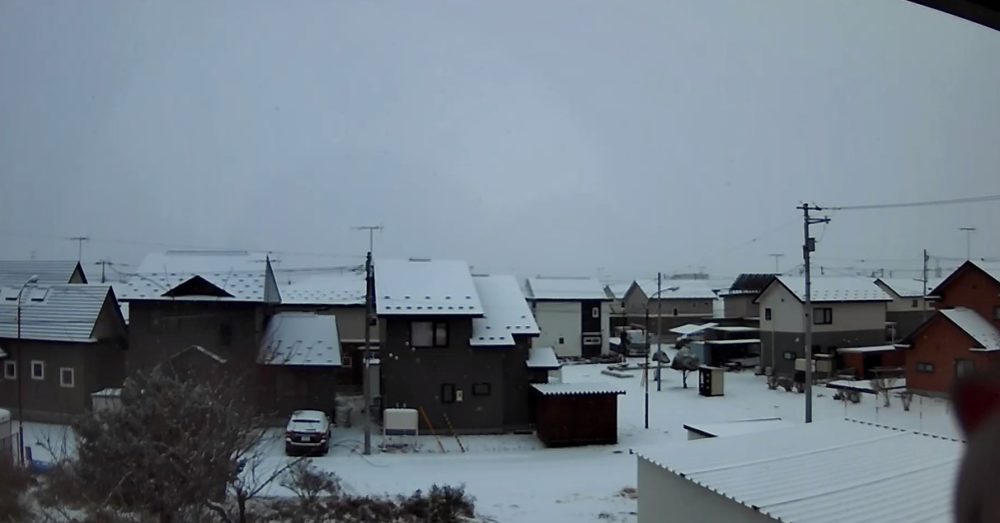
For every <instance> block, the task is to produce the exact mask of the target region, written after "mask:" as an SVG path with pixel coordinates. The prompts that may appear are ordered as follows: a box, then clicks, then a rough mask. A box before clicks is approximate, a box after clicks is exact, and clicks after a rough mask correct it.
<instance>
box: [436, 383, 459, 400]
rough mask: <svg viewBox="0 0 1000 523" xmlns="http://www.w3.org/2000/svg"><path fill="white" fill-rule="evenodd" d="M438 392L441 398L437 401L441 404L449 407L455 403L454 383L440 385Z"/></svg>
mask: <svg viewBox="0 0 1000 523" xmlns="http://www.w3.org/2000/svg"><path fill="white" fill-rule="evenodd" d="M440 392H441V396H440V397H439V399H440V400H441V403H444V404H446V405H450V404H452V403H455V402H456V401H457V400H456V398H457V397H458V387H456V386H455V384H454V383H442V384H441V391H440Z"/></svg>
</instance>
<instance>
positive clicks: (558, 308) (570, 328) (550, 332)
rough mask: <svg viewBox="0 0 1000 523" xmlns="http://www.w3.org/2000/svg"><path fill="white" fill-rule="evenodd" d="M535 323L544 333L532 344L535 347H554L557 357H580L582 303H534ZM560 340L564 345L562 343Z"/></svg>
mask: <svg viewBox="0 0 1000 523" xmlns="http://www.w3.org/2000/svg"><path fill="white" fill-rule="evenodd" d="M532 310H533V311H534V313H535V321H536V322H538V328H539V330H541V331H542V333H541V335H540V336H538V337H537V338H535V340H534V341H533V342H532V346H534V347H552V348H553V349H555V351H556V355H558V356H564V357H579V356H580V355H581V353H582V344H583V339H582V336H581V332H582V325H581V321H580V320H581V315H582V312H581V311H580V303H579V302H572V301H537V302H533V303H532ZM560 338H561V339H562V343H560Z"/></svg>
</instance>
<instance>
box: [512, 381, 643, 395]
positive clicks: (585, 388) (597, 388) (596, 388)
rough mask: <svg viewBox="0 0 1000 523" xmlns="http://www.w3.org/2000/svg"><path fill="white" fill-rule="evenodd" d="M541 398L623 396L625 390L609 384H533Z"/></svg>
mask: <svg viewBox="0 0 1000 523" xmlns="http://www.w3.org/2000/svg"><path fill="white" fill-rule="evenodd" d="M531 387H532V388H533V389H535V390H537V391H538V392H540V393H541V394H542V396H586V395H603V394H625V389H624V388H622V387H618V386H615V385H614V384H611V383H533V384H532V385H531Z"/></svg>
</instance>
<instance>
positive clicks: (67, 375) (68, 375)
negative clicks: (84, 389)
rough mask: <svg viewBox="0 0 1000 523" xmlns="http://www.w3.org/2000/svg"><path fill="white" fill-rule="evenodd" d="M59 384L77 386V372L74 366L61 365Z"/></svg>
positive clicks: (67, 386) (69, 386)
mask: <svg viewBox="0 0 1000 523" xmlns="http://www.w3.org/2000/svg"><path fill="white" fill-rule="evenodd" d="M59 386H60V387H65V388H73V387H75V386H76V372H74V371H73V368H72V367H59Z"/></svg>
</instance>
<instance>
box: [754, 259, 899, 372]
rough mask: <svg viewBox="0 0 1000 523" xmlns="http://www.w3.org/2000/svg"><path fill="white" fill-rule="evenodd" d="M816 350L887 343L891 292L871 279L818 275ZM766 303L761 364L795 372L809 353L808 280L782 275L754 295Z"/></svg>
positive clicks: (828, 351)
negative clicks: (806, 320)
mask: <svg viewBox="0 0 1000 523" xmlns="http://www.w3.org/2000/svg"><path fill="white" fill-rule="evenodd" d="M811 294H812V306H813V310H812V352H813V354H829V355H834V354H836V351H837V349H838V348H841V347H865V346H879V345H885V312H886V309H885V304H886V302H888V301H890V300H891V298H890V297H889V295H888V294H886V293H885V291H883V290H882V289H881V288H879V286H877V285H875V283H874V282H873V281H872V280H870V279H865V278H814V279H813V280H812V293H811ZM754 301H755V302H756V303H757V304H758V306H759V307H760V311H761V316H760V340H761V354H762V357H761V365H762V366H764V367H765V368H771V369H773V371H774V372H775V373H777V374H785V375H788V374H792V373H793V372H794V370H795V360H796V359H798V358H802V357H804V356H805V337H804V336H805V318H806V310H805V280H804V279H803V278H791V277H788V276H779V277H776V278H774V279H773V280H771V283H769V284H768V285H767V287H765V288H764V290H763V291H761V293H760V294H759V295H758V296H757V298H756V299H755V300H754Z"/></svg>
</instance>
